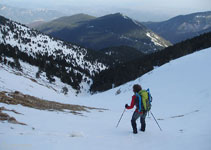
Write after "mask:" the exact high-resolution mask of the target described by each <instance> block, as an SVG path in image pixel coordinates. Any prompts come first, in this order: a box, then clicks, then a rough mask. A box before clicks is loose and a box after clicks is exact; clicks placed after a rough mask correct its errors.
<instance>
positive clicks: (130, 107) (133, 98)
mask: <svg viewBox="0 0 211 150" xmlns="http://www.w3.org/2000/svg"><path fill="white" fill-rule="evenodd" d="M135 99H136V96H135V95H133V96H132V100H131V103H130V106H128V107H127V109H132V108H133V107H134V106H135ZM135 111H136V112H138V108H137V107H136V110H135ZM138 113H139V114H142V113H143V112H142V111H141V112H138Z"/></svg>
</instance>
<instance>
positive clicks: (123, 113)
mask: <svg viewBox="0 0 211 150" xmlns="http://www.w3.org/2000/svg"><path fill="white" fill-rule="evenodd" d="M125 110H126V108H125V109H124V111H123V112H122V115H121V117H120V119H119V121H118V123H117V125H116V128H117V127H118V125H119V123H120V121H121V119H122V116H123V114H124V113H125Z"/></svg>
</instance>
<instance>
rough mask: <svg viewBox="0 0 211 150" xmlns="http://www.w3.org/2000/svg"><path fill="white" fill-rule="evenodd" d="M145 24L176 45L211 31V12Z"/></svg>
mask: <svg viewBox="0 0 211 150" xmlns="http://www.w3.org/2000/svg"><path fill="white" fill-rule="evenodd" d="M143 24H144V25H146V26H147V27H148V28H150V29H151V30H152V31H154V32H155V33H157V34H159V35H161V36H162V37H164V38H165V39H167V40H169V41H171V42H172V43H174V44H175V43H178V42H181V41H183V40H186V39H189V38H192V37H194V36H198V35H200V34H202V33H206V32H209V31H211V29H210V27H211V11H206V12H197V13H192V14H187V15H179V16H176V17H173V18H170V19H169V20H166V21H162V22H143Z"/></svg>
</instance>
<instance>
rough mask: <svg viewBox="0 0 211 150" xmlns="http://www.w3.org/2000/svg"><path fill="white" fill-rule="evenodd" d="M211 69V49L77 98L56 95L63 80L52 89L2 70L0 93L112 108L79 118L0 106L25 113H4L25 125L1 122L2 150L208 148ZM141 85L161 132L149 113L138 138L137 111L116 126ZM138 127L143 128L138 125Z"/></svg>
mask: <svg viewBox="0 0 211 150" xmlns="http://www.w3.org/2000/svg"><path fill="white" fill-rule="evenodd" d="M210 65H211V48H208V49H204V50H202V51H199V52H195V53H193V54H191V55H188V56H184V57H182V58H179V59H176V60H174V61H171V62H169V63H167V64H165V65H163V66H161V67H155V69H154V70H153V71H151V72H149V73H147V74H145V75H144V76H142V77H140V78H138V79H136V80H135V81H131V82H129V83H127V84H124V85H122V86H120V87H117V88H114V89H111V90H109V91H106V92H104V93H98V94H95V95H79V96H78V97H76V96H75V95H74V94H71V90H70V92H69V94H68V95H66V96H65V95H64V94H62V93H60V92H58V91H59V89H60V86H59V84H61V83H60V82H59V81H56V83H55V84H56V85H51V86H52V87H53V88H54V89H56V90H53V89H52V88H48V87H47V86H46V84H47V82H45V81H44V79H43V80H41V79H40V80H39V81H38V82H33V81H32V80H30V78H26V77H24V76H22V75H21V76H20V75H16V74H14V72H13V71H11V70H9V68H7V67H3V66H0V90H1V91H16V90H17V91H20V92H22V93H24V94H29V95H32V96H36V97H40V98H44V99H46V100H51V101H57V102H62V103H67V104H78V105H85V106H91V107H97V108H105V109H108V110H105V111H102V112H101V111H98V110H91V111H90V112H85V113H83V116H80V115H73V114H71V113H68V112H59V111H44V110H36V109H33V108H28V107H23V106H21V105H7V104H5V103H0V107H2V106H4V107H6V108H7V109H14V110H16V111H17V112H19V113H22V114H23V115H21V114H15V113H13V112H7V111H4V112H5V113H7V114H9V115H10V116H14V117H15V118H16V119H17V120H18V121H20V122H24V123H26V124H27V126H23V125H17V124H11V123H8V122H7V121H4V122H0V150H46V149H51V150H66V149H71V150H84V149H90V150H108V149H109V150H128V149H143V150H146V149H147V150H178V149H180V150H189V149H190V150H210V149H211V143H210V141H211V117H210V114H211V109H210V108H211V70H210ZM38 83H39V84H38ZM137 83H138V84H141V85H142V87H143V88H150V90H151V93H152V96H153V103H152V104H153V106H152V113H153V114H154V115H155V117H156V119H157V120H158V122H159V124H160V126H161V128H162V130H163V131H160V130H159V128H158V126H157V124H156V123H155V121H154V120H153V118H152V117H151V115H150V116H147V118H146V123H147V128H146V132H139V133H138V134H137V135H134V134H133V133H132V128H131V125H130V120H131V116H132V113H133V110H127V111H126V112H125V114H124V116H123V118H122V120H121V122H120V124H119V127H118V128H116V124H117V122H118V120H119V118H120V115H121V113H122V112H123V110H124V105H125V104H126V103H130V101H131V97H132V94H133V93H132V86H133V84H137ZM57 85H58V86H57ZM61 87H62V86H61ZM117 91H119V92H120V94H117ZM137 124H138V127H140V124H139V121H138V122H137Z"/></svg>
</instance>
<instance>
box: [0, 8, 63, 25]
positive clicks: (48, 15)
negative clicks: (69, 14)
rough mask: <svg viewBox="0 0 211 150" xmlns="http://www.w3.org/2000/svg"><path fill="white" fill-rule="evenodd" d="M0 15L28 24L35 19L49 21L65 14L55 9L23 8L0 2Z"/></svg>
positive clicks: (35, 20)
mask: <svg viewBox="0 0 211 150" xmlns="http://www.w3.org/2000/svg"><path fill="white" fill-rule="evenodd" d="M0 15H2V16H4V17H6V18H9V19H11V20H14V21H17V22H20V23H22V24H29V23H32V22H37V21H50V20H53V19H56V18H59V17H62V16H64V15H65V14H63V13H61V12H58V11H56V10H47V9H35V10H34V9H25V8H16V7H11V6H7V5H2V4H0Z"/></svg>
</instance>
